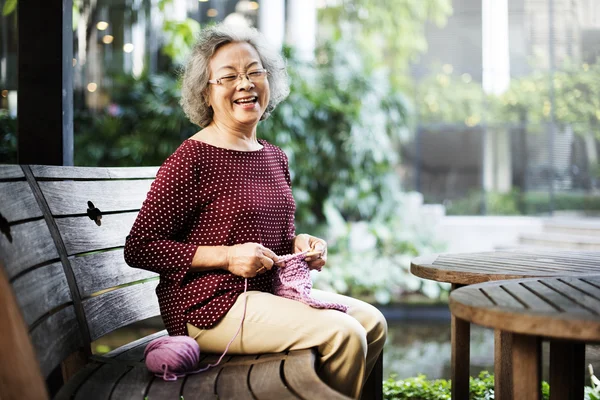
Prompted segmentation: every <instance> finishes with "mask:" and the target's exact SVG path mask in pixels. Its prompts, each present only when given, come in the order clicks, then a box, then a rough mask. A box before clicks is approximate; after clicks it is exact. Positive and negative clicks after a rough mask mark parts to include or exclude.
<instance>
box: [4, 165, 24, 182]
mask: <svg viewBox="0 0 600 400" xmlns="http://www.w3.org/2000/svg"><path fill="white" fill-rule="evenodd" d="M18 178H25V175H24V174H23V170H22V169H21V166H20V165H15V164H7V165H0V179H18Z"/></svg>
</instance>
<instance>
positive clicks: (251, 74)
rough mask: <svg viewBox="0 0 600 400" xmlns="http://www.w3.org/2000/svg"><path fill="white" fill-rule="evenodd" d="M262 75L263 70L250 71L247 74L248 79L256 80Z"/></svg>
mask: <svg viewBox="0 0 600 400" xmlns="http://www.w3.org/2000/svg"><path fill="white" fill-rule="evenodd" d="M264 74H265V71H264V70H257V71H250V72H248V76H249V77H250V78H258V77H261V76H263V75H264Z"/></svg>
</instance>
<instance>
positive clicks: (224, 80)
mask: <svg viewBox="0 0 600 400" xmlns="http://www.w3.org/2000/svg"><path fill="white" fill-rule="evenodd" d="M266 76H267V70H265V69H255V70H252V71H248V72H247V73H246V74H238V75H225V76H223V77H221V78H219V82H220V83H221V84H222V85H225V86H233V85H234V84H235V83H236V82H237V81H238V79H240V80H241V79H243V78H242V77H247V79H248V80H249V81H250V82H261V81H263V80H264V79H265V77H266Z"/></svg>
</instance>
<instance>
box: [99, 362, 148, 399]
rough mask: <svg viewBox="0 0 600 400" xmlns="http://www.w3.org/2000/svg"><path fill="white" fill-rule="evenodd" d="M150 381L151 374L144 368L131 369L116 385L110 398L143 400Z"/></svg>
mask: <svg viewBox="0 0 600 400" xmlns="http://www.w3.org/2000/svg"><path fill="white" fill-rule="evenodd" d="M152 379H153V375H152V373H151V372H150V371H148V369H147V368H146V367H145V366H140V367H134V368H131V369H130V370H129V371H127V372H126V373H125V374H124V375H123V377H122V378H121V380H119V381H118V382H117V383H116V385H115V387H114V391H113V392H112V395H111V397H110V398H111V399H114V400H119V399H143V398H144V394H145V393H146V390H147V389H148V385H149V384H150V381H151V380H152Z"/></svg>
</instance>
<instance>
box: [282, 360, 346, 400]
mask: <svg viewBox="0 0 600 400" xmlns="http://www.w3.org/2000/svg"><path fill="white" fill-rule="evenodd" d="M290 353H292V352H290ZM293 353H294V356H293V357H288V358H287V359H286V360H285V361H284V363H283V374H284V376H285V381H286V382H287V384H288V386H289V387H290V389H291V390H292V391H293V392H294V393H296V394H297V395H299V396H300V397H302V398H303V399H305V400H311V399H331V400H342V399H346V400H347V399H348V397H346V396H344V395H342V394H341V393H338V392H336V391H335V390H333V389H331V388H330V387H329V386H327V385H326V384H325V383H324V382H323V381H321V379H320V378H319V377H318V376H317V373H316V372H315V360H316V357H315V353H314V352H313V350H309V349H307V350H296V351H294V352H293Z"/></svg>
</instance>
